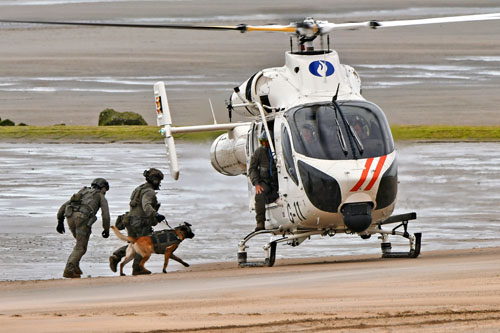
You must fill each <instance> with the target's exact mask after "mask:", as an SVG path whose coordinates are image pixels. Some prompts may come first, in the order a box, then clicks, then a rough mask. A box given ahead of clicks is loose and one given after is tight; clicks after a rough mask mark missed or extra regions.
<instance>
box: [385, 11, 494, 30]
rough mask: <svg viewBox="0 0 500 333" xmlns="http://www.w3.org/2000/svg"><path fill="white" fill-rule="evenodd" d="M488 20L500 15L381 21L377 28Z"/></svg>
mask: <svg viewBox="0 0 500 333" xmlns="http://www.w3.org/2000/svg"><path fill="white" fill-rule="evenodd" d="M488 20H500V13H492V14H478V15H462V16H448V17H435V18H428V19H416V20H400V21H381V22H377V23H378V24H379V26H377V27H381V28H384V27H403V26H411V25H423V24H437V23H454V22H472V21H488Z"/></svg>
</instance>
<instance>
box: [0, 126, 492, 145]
mask: <svg viewBox="0 0 500 333" xmlns="http://www.w3.org/2000/svg"><path fill="white" fill-rule="evenodd" d="M391 129H392V134H393V136H394V139H395V140H396V141H405V140H422V141H425V140H429V141H433V140H434V141H500V126H438V125H432V126H409V125H393V126H391ZM222 133H224V132H223V131H217V132H201V133H186V134H176V135H175V136H174V137H175V138H176V139H180V140H184V141H210V140H214V139H215V138H216V137H218V136H219V135H220V134H222ZM163 138H164V137H163V136H162V135H161V134H160V132H159V127H157V126H61V125H56V126H5V127H3V126H2V127H0V140H1V141H9V142H13V141H28V142H163Z"/></svg>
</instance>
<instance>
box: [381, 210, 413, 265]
mask: <svg viewBox="0 0 500 333" xmlns="http://www.w3.org/2000/svg"><path fill="white" fill-rule="evenodd" d="M416 218H417V214H416V213H407V214H400V215H393V216H391V217H389V218H388V219H387V220H385V221H382V222H380V223H379V233H380V234H381V239H382V244H380V247H381V249H382V258H417V257H418V256H419V255H420V248H421V243H422V233H420V232H417V233H415V234H413V235H411V234H409V233H408V221H410V220H415V219H416ZM398 222H401V223H400V224H399V225H397V226H396V227H394V228H393V229H392V230H391V231H384V230H382V228H381V226H382V225H385V224H391V223H398ZM401 227H403V230H404V231H397V229H399V228H401ZM389 235H398V236H402V237H404V238H407V239H408V240H409V241H410V251H408V252H393V251H392V245H391V243H390V242H389V241H388V236H389Z"/></svg>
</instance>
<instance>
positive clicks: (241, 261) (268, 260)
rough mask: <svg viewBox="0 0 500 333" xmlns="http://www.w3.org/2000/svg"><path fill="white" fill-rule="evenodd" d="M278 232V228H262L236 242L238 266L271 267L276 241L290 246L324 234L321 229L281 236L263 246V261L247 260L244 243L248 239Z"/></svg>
mask: <svg viewBox="0 0 500 333" xmlns="http://www.w3.org/2000/svg"><path fill="white" fill-rule="evenodd" d="M279 232H280V231H279V229H272V230H262V231H256V232H251V233H249V234H248V235H247V236H246V237H245V238H243V239H242V240H241V241H240V243H239V244H238V265H239V266H240V267H263V266H267V267H272V266H273V265H274V261H275V260H276V245H278V243H283V242H288V243H289V245H291V246H297V245H299V244H300V243H302V241H303V240H304V239H306V238H307V237H309V236H311V235H320V234H325V232H324V231H323V230H314V231H304V232H298V233H296V234H294V235H289V236H283V237H281V238H278V239H274V240H271V241H270V242H269V243H267V244H266V245H265V246H264V251H265V252H266V257H265V259H264V260H263V261H252V262H248V261H247V252H246V249H247V248H248V246H247V245H246V243H247V242H248V241H249V240H250V239H252V238H253V237H255V236H257V235H261V234H266V233H267V234H272V235H276V234H278V233H279ZM271 239H272V238H271Z"/></svg>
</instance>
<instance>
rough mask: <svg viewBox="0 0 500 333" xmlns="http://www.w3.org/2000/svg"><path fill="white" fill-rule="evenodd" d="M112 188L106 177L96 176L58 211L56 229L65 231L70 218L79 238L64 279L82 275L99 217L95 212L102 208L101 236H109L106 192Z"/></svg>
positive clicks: (70, 225)
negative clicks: (91, 236)
mask: <svg viewBox="0 0 500 333" xmlns="http://www.w3.org/2000/svg"><path fill="white" fill-rule="evenodd" d="M107 191H109V183H108V182H107V180H106V179H104V178H96V179H94V181H92V184H91V185H90V187H86V186H85V187H83V188H82V189H81V190H80V191H78V192H77V193H75V194H73V196H72V197H71V199H70V200H68V201H66V202H65V203H64V204H63V205H62V206H61V208H59V211H58V212H57V228H56V230H57V232H58V233H60V234H63V233H64V232H65V229H64V218H66V219H67V222H68V226H69V230H71V233H72V234H73V237H75V239H76V245H75V247H74V248H73V252H71V254H70V256H69V258H68V261H67V263H66V268H65V269H64V273H63V276H64V277H65V278H79V277H80V276H81V275H82V274H83V273H82V270H81V269H80V259H81V258H82V257H83V255H84V254H85V252H87V245H88V242H89V238H90V234H91V233H92V224H94V222H95V221H96V220H97V217H96V214H97V212H98V211H99V209H101V215H102V227H103V229H104V230H103V232H102V237H104V238H108V237H109V221H110V218H109V208H108V201H107V200H106V197H105V194H106V192H107Z"/></svg>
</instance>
